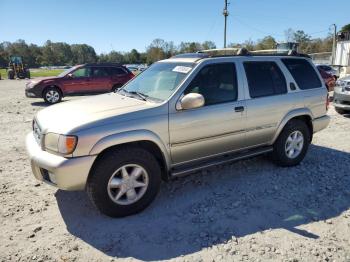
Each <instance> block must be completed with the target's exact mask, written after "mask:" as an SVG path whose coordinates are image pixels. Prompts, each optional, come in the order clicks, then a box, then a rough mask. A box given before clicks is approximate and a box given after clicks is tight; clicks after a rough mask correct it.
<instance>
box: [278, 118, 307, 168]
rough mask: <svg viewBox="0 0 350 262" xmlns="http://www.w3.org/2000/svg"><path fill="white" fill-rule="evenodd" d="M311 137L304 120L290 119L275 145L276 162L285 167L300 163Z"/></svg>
mask: <svg viewBox="0 0 350 262" xmlns="http://www.w3.org/2000/svg"><path fill="white" fill-rule="evenodd" d="M310 137H311V134H310V130H309V128H308V126H307V125H306V123H305V122H304V121H302V120H298V119H294V120H291V121H289V122H288V123H287V124H286V126H285V127H284V128H283V130H282V132H281V134H280V135H279V137H278V138H277V140H276V142H275V144H274V145H273V153H272V157H273V160H274V162H275V163H276V164H277V165H279V166H283V167H289V166H296V165H298V164H299V163H300V162H301V161H302V160H303V159H304V157H305V155H306V152H307V150H308V148H309V145H310V141H311V139H310Z"/></svg>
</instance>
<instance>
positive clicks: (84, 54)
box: [71, 44, 97, 64]
mask: <svg viewBox="0 0 350 262" xmlns="http://www.w3.org/2000/svg"><path fill="white" fill-rule="evenodd" d="M71 50H72V57H73V64H84V63H94V62H96V61H97V55H96V52H95V49H94V48H93V47H91V46H89V45H87V44H75V45H71Z"/></svg>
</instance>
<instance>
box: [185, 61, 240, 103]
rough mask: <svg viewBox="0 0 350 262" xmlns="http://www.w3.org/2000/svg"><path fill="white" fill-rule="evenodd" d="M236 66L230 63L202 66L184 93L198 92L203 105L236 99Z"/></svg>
mask: <svg viewBox="0 0 350 262" xmlns="http://www.w3.org/2000/svg"><path fill="white" fill-rule="evenodd" d="M237 90H238V88H237V76H236V67H235V65H234V64H232V63H223V64H214V65H208V66H205V67H203V68H202V69H201V70H200V72H199V73H198V74H197V75H196V77H195V78H194V79H193V80H192V82H191V84H190V85H189V86H188V87H187V89H186V91H185V94H188V93H199V94H201V95H202V96H203V97H204V99H205V105H214V104H219V103H224V102H230V101H235V100H237V94H238V91H237Z"/></svg>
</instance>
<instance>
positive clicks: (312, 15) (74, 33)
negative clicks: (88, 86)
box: [0, 0, 350, 54]
mask: <svg viewBox="0 0 350 262" xmlns="http://www.w3.org/2000/svg"><path fill="white" fill-rule="evenodd" d="M229 2H230V4H229V12H230V15H229V17H228V30H227V42H228V43H232V42H234V43H240V42H244V41H245V40H249V39H251V40H254V41H255V40H257V39H261V38H263V37H264V36H266V35H272V36H273V37H275V38H276V39H277V40H279V41H284V40H285V34H284V32H285V30H286V29H288V28H292V29H294V30H304V31H305V32H306V33H308V34H310V35H311V36H312V37H314V38H316V37H325V36H326V35H327V34H328V33H329V30H330V26H331V24H336V25H337V26H338V28H341V27H342V26H343V25H345V24H348V23H350V15H349V10H350V0H333V1H329V0H327V1H326V0H229ZM223 7H224V0H59V1H58V0H30V1H29V0H17V1H12V0H0V17H1V21H2V30H1V33H0V42H3V41H10V42H13V41H16V40H17V39H24V40H25V41H26V42H27V43H34V44H38V45H43V44H44V43H45V41H46V40H48V39H50V40H51V41H53V42H66V43H69V44H75V43H78V44H83V43H85V44H88V45H91V46H92V47H94V48H95V51H96V52H97V53H98V54H100V53H108V52H110V51H112V50H116V51H130V50H131V49H133V48H135V49H137V50H138V51H145V49H146V47H147V46H148V45H149V44H150V43H151V42H152V40H153V39H155V38H161V39H164V40H166V41H173V42H174V43H175V44H180V42H181V41H185V42H186V41H191V42H192V41H198V42H203V41H206V40H210V41H213V42H215V43H216V45H217V46H218V47H222V46H223V28H224V17H223V15H222V10H223Z"/></svg>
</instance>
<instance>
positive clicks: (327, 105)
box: [326, 93, 329, 111]
mask: <svg viewBox="0 0 350 262" xmlns="http://www.w3.org/2000/svg"><path fill="white" fill-rule="evenodd" d="M328 109H329V94H328V93H327V98H326V110H327V111H328Z"/></svg>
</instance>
